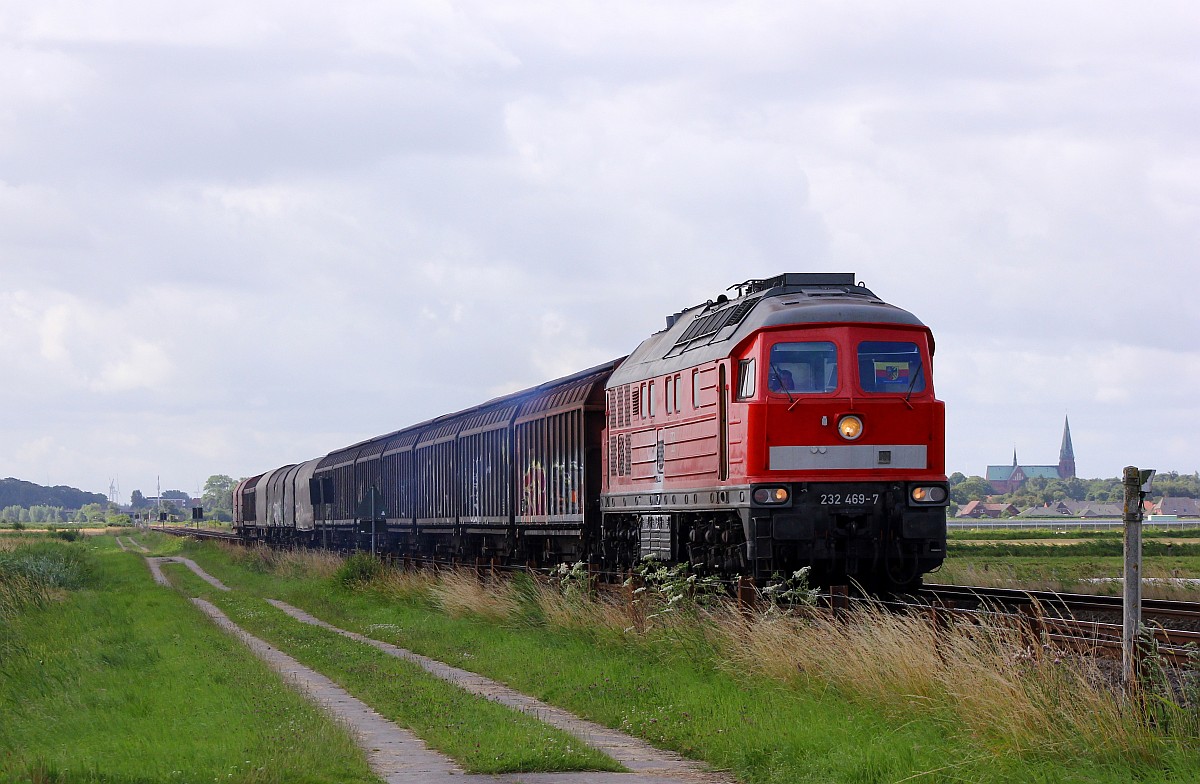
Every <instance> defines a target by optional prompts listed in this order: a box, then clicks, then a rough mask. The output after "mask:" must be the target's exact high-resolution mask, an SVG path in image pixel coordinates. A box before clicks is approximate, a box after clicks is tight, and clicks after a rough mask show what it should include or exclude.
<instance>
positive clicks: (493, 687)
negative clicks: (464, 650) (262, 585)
mask: <svg viewBox="0 0 1200 784" xmlns="http://www.w3.org/2000/svg"><path fill="white" fill-rule="evenodd" d="M267 601H269V602H270V603H271V604H273V605H275V606H276V607H278V608H279V609H281V610H283V611H284V612H285V613H287V614H288V615H290V616H292V617H293V618H295V619H296V620H298V621H303V622H304V623H308V624H312V625H314V626H319V627H321V628H324V629H328V630H330V631H334V632H337V633H338V634H341V635H344V636H346V637H349V638H350V639H353V640H357V641H358V642H361V643H364V644H366V645H371V646H373V647H375V648H378V649H379V650H381V651H383V652H384V653H387V654H390V655H392V656H396V657H398V658H401V659H407V660H408V661H411V662H414V663H416V664H418V665H420V666H421V667H422V668H424V670H425V671H426V672H428V673H429V674H431V675H435V676H437V677H438V678H441V679H442V680H445V681H449V682H450V683H453V684H454V685H455V686H458V687H459V688H461V689H464V690H466V691H468V692H470V693H471V694H476V695H479V696H481V697H484V698H486V699H489V700H492V701H493V702H498V703H500V704H502V705H507V706H508V707H510V708H513V709H514V710H518V711H521V712H522V713H526V714H528V715H530V716H532V717H533V718H535V719H537V720H538V721H541V722H544V723H546V724H549V725H550V726H552V727H557V728H558V729H560V730H563V731H564V732H568V733H570V734H571V735H574V736H575V737H577V738H579V739H580V740H581V741H583V742H584V743H586V744H588V745H589V746H591V747H592V748H594V749H598V750H600V751H602V752H604V753H605V754H607V755H608V756H610V757H612V758H613V759H615V760H616V761H617V762H619V763H621V764H622V765H624V766H625V767H626V768H628V769H629V770H630V771H632V772H634V773H641V774H646V775H650V776H654V777H658V778H644V779H643V778H637V779H633V780H634V781H652V780H655V781H656V780H660V779H661V780H664V781H688V782H722V781H729V780H730V779H729V778H727V777H722V776H719V775H717V774H713V773H710V772H708V771H707V770H706V769H705V768H704V766H703V765H701V764H700V763H698V762H694V761H692V760H689V759H686V758H684V757H681V756H679V755H678V754H674V753H672V752H669V751H662V750H661V749H657V748H655V747H653V746H651V745H650V744H648V743H646V742H645V741H643V740H641V739H639V738H635V737H633V736H631V735H626V734H625V733H623V732H618V731H617V730H613V729H609V728H608V727H605V726H603V725H600V724H596V723H595V722H591V721H587V720H585V719H581V718H579V717H578V716H576V715H574V714H573V713H568V712H567V711H565V710H563V709H561V708H556V707H554V706H553V705H548V704H546V703H544V702H542V701H540V700H537V699H534V698H533V697H530V696H527V695H525V694H521V693H520V692H518V691H514V690H513V689H510V688H509V687H507V686H505V685H503V684H501V683H497V682H496V681H493V680H491V679H489V678H485V677H483V676H482V675H478V674H476V673H473V672H469V671H467V670H462V669H459V668H458V667H451V666H450V665H448V664H444V663H443V662H440V661H437V660H435V659H430V658H428V657H426V656H422V655H420V654H417V653H413V652H412V651H409V650H405V649H404V648H400V647H398V646H396V645H392V644H390V643H386V642H381V641H379V640H372V639H371V638H369V637H365V636H363V635H361V634H358V633H357V632H351V631H346V630H345V629H339V628H338V627H336V626H332V625H330V624H328V623H326V622H325V621H322V620H320V619H319V618H314V617H313V616H312V615H310V614H308V613H307V612H305V611H304V610H301V609H298V608H296V607H292V606H291V605H289V604H285V603H284V602H280V601H277V600H275V599H268V600H267ZM561 775H563V774H554V776H555V778H553V779H552V780H553V781H555V782H561V781H565V780H564V779H560V778H557V777H558V776H561ZM588 775H589V776H591V775H594V774H588ZM608 775H612V774H608ZM526 780H529V779H525V778H522V781H526ZM548 780H549V779H548ZM587 780H588V781H594V780H595V781H598V780H599V779H594V778H589V779H587ZM613 780H614V781H615V780H617V779H613ZM622 780H629V779H628V776H627V775H626V776H625V777H624V778H623V779H622Z"/></svg>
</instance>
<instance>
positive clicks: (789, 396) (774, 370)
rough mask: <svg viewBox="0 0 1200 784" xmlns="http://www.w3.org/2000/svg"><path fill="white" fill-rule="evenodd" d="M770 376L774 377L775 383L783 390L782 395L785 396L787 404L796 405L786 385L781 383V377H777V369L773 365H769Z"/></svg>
mask: <svg viewBox="0 0 1200 784" xmlns="http://www.w3.org/2000/svg"><path fill="white" fill-rule="evenodd" d="M770 368H771V375H772V376H774V377H775V383H776V384H778V385H779V388H780V389H781V390H783V394H785V395H787V398H788V402H789V403H791V404H792V405H796V401H795V400H793V399H792V393H791V392H790V391H789V390H788V388H787V385H786V384H784V383H783V376H781V375H779V368H777V367H775V365H774V363H772V364H771V365H770Z"/></svg>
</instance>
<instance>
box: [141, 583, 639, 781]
mask: <svg viewBox="0 0 1200 784" xmlns="http://www.w3.org/2000/svg"><path fill="white" fill-rule="evenodd" d="M164 568H165V570H166V571H167V573H168V574H169V575H170V579H171V582H172V584H174V585H176V586H179V587H181V588H182V589H183V590H184V591H185V593H187V595H189V596H202V597H203V598H206V599H208V600H209V601H211V602H213V603H214V604H216V605H217V606H218V607H220V608H221V610H222V611H224V612H225V613H226V615H228V616H229V618H230V619H231V620H232V621H233V622H234V623H236V624H238V625H239V626H241V627H242V628H243V629H245V630H246V631H248V632H250V633H251V634H253V635H255V636H256V637H259V638H261V639H264V640H267V641H268V642H270V643H271V644H272V645H274V646H276V647H277V648H279V649H280V650H282V651H284V652H285V653H287V654H288V655H290V656H292V657H293V658H295V659H297V660H299V661H300V662H301V663H302V664H305V665H307V666H309V667H311V668H313V669H315V670H317V671H318V672H321V673H322V674H324V675H325V676H326V677H328V678H331V679H332V680H334V681H335V682H336V683H338V684H339V685H340V686H342V687H343V688H344V689H346V690H347V691H348V692H350V693H351V694H353V695H354V696H355V697H358V698H359V699H361V700H362V701H364V702H366V703H367V704H369V705H370V706H371V707H372V708H374V709H375V710H377V711H378V712H379V713H381V714H382V715H383V716H385V717H387V718H389V719H391V720H392V721H395V722H396V723H398V724H400V725H401V726H404V727H407V728H408V729H410V730H412V731H413V732H414V733H416V734H417V735H418V736H420V737H421V738H422V739H423V740H425V741H426V742H427V743H428V744H429V745H430V746H432V747H433V748H435V749H437V750H439V751H441V752H442V753H444V754H446V755H448V756H450V757H453V758H454V759H456V760H458V761H459V762H460V763H461V764H462V765H463V767H464V768H466V770H467V771H468V772H470V773H512V772H539V771H544V772H548V771H586V770H603V771H622V770H624V769H623V768H622V767H621V766H620V765H618V764H617V763H615V762H614V761H613V760H611V759H609V758H608V757H607V756H605V755H604V754H602V753H600V752H598V751H596V750H595V749H592V748H591V747H589V746H587V745H586V744H584V743H583V742H582V741H580V740H579V739H577V738H575V737H574V736H572V735H568V734H567V733H565V732H562V731H560V730H556V729H554V728H553V727H550V726H548V725H546V724H543V723H541V722H539V721H537V720H536V719H533V718H531V717H529V716H526V715H525V714H522V713H518V712H516V711H513V710H510V709H509V708H506V707H505V706H503V705H500V704H498V703H494V702H491V701H489V700H486V699H484V698H482V697H477V696H475V695H472V694H469V693H467V692H465V691H463V690H462V689H460V688H458V687H457V686H454V685H452V684H450V683H447V682H445V681H442V680H439V679H438V678H435V677H434V676H432V675H430V674H428V673H426V672H425V671H424V670H423V669H421V668H420V667H419V666H417V665H416V664H414V663H412V662H409V661H405V660H403V659H398V658H396V657H394V656H389V655H387V654H386V653H384V652H383V651H380V650H378V649H376V648H373V647H371V646H368V645H364V644H362V643H360V642H357V641H355V640H351V639H348V638H346V637H344V636H342V635H339V634H337V633H335V632H332V631H329V630H326V629H321V628H317V627H314V626H311V625H309V624H305V623H301V622H300V621H297V620H295V619H293V618H291V617H290V616H288V615H287V614H286V613H284V612H282V611H280V610H278V609H276V608H275V607H272V606H271V605H269V604H267V602H266V601H264V600H263V599H261V598H258V597H254V596H249V595H246V594H244V593H229V592H225V591H218V590H215V589H212V587H211V586H209V585H208V584H207V583H205V582H204V581H202V580H201V579H200V578H198V577H196V576H195V575H194V574H193V573H192V572H191V570H189V569H187V568H186V567H185V566H183V565H182V564H168V565H167V566H165V567H164Z"/></svg>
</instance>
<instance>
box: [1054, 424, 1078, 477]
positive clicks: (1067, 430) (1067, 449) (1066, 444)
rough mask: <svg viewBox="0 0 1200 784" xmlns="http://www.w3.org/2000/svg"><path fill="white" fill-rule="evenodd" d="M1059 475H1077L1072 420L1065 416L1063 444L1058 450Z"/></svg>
mask: <svg viewBox="0 0 1200 784" xmlns="http://www.w3.org/2000/svg"><path fill="white" fill-rule="evenodd" d="M1058 475H1059V477H1060V478H1062V479H1070V478H1071V477H1073V476H1075V447H1073V446H1072V445H1071V421H1070V420H1069V419H1068V418H1067V417H1063V438H1062V446H1061V447H1060V448H1059V450H1058Z"/></svg>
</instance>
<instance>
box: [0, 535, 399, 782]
mask: <svg viewBox="0 0 1200 784" xmlns="http://www.w3.org/2000/svg"><path fill="white" fill-rule="evenodd" d="M33 547H35V548H36V549H40V550H41V551H42V555H43V556H44V555H45V554H46V553H47V552H51V551H57V552H58V553H59V554H60V555H61V561H62V563H63V564H71V563H82V564H84V565H85V566H86V567H87V569H86V571H87V572H88V574H89V575H90V576H89V577H88V578H87V579H86V580H84V581H83V582H80V583H76V584H73V585H71V586H70V587H69V588H56V589H54V594H53V595H52V597H51V600H50V601H46V602H40V603H26V604H24V605H23V606H21V607H20V608H18V610H17V611H15V612H12V613H10V614H9V615H8V616H7V618H6V619H4V622H3V624H0V631H2V634H0V716H2V717H3V720H0V781H38V782H149V781H155V782H157V781H168V782H176V781H178V782H192V781H196V782H199V781H228V782H254V783H255V784H260V783H267V782H314V783H315V782H368V781H377V779H376V778H375V777H374V776H373V775H372V774H371V772H370V771H369V769H368V768H367V766H366V761H365V759H364V757H363V755H362V754H361V753H360V752H359V751H358V749H357V748H356V747H355V745H354V743H353V741H352V739H351V738H350V737H349V736H348V735H347V733H346V732H345V731H344V730H343V729H342V728H340V727H339V726H337V725H336V724H334V723H332V722H330V721H328V720H327V719H325V718H324V717H323V716H322V715H321V714H320V713H319V712H318V711H317V709H315V708H314V707H313V706H311V705H310V704H309V703H308V702H307V701H306V700H304V699H303V698H302V697H300V696H299V695H298V694H296V693H295V692H293V691H292V690H291V689H289V688H287V687H285V686H283V684H282V683H281V681H280V679H279V678H278V676H276V675H275V674H274V673H272V672H270V671H268V670H267V669H266V667H265V666H264V665H262V664H260V663H259V661H258V660H257V659H256V658H254V657H253V655H252V654H250V653H249V652H248V651H247V650H245V648H244V647H242V646H241V644H240V643H238V642H236V641H235V640H233V639H232V638H230V637H228V636H227V635H225V634H224V633H222V632H220V631H219V630H218V629H217V628H216V627H215V626H213V625H212V624H211V623H209V622H208V621H207V620H206V619H205V618H204V616H203V615H201V614H200V613H199V611H198V610H197V609H196V608H195V607H193V606H192V605H191V603H190V602H188V601H187V599H185V598H184V597H183V596H181V595H180V594H179V593H177V592H175V591H171V590H169V589H166V588H162V587H159V586H156V585H154V584H153V583H152V582H151V581H150V579H149V576H148V571H147V569H146V565H145V562H144V561H143V560H142V559H141V558H140V557H137V556H134V555H133V554H130V553H122V552H119V551H117V550H116V549H115V544H114V542H113V540H112V538H96V539H89V540H88V542H87V543H86V544H85V543H78V542H77V543H73V544H66V543H62V544H55V545H51V546H49V547H47V546H46V545H34V546H33ZM14 554H16V555H20V554H21V551H20V550H19V549H18V550H15V551H12V552H10V553H6V556H13V555H14ZM3 569H4V568H3V567H0V581H3V580H5V579H11V577H12V575H13V573H14V572H13V571H12V570H3ZM51 571H52V570H51ZM5 575H7V577H6V576H5Z"/></svg>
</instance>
